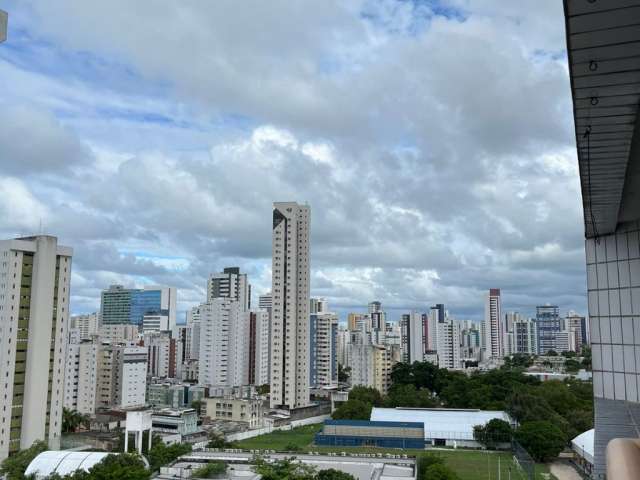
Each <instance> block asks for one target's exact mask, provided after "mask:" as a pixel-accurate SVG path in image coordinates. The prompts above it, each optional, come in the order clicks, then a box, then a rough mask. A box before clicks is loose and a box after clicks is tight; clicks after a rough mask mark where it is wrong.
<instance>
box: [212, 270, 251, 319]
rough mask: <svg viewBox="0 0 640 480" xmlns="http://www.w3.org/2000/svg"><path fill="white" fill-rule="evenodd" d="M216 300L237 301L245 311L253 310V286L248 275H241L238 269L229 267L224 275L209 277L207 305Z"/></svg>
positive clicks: (224, 271) (216, 274)
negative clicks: (228, 299) (248, 279)
mask: <svg viewBox="0 0 640 480" xmlns="http://www.w3.org/2000/svg"><path fill="white" fill-rule="evenodd" d="M216 298H230V299H233V300H237V301H238V303H239V304H240V307H241V308H242V309H243V310H244V311H247V310H249V309H250V308H251V285H249V282H248V281H247V274H246V273H240V268H238V267H227V268H225V269H224V270H223V271H222V273H214V274H211V275H209V281H208V282H207V303H210V302H211V301H212V300H214V299H216Z"/></svg>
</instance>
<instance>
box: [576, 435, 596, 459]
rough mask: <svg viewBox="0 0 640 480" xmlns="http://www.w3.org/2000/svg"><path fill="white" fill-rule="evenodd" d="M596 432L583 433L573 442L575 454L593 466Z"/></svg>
mask: <svg viewBox="0 0 640 480" xmlns="http://www.w3.org/2000/svg"><path fill="white" fill-rule="evenodd" d="M594 435H595V430H594V429H593V428H592V429H591V430H587V431H586V432H583V433H581V434H580V435H578V436H577V437H576V438H574V439H573V440H571V448H572V449H573V451H574V452H576V453H577V454H578V455H580V456H581V457H582V458H584V459H585V460H586V461H587V462H589V463H590V464H591V465H593V450H594V447H593V442H594Z"/></svg>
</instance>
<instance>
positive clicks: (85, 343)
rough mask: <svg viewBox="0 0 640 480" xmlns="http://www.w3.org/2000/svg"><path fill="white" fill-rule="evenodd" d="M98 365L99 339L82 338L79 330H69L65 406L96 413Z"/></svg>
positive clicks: (87, 413) (90, 413) (78, 410)
mask: <svg viewBox="0 0 640 480" xmlns="http://www.w3.org/2000/svg"><path fill="white" fill-rule="evenodd" d="M74 330H75V331H74ZM97 366H98V343H97V340H94V341H92V340H82V339H81V334H80V332H79V330H78V329H72V331H70V332H69V344H68V345H67V360H66V365H65V376H64V406H65V408H68V409H69V410H75V411H77V412H79V413H82V414H86V415H92V414H93V413H95V410H96V388H97V385H98V371H97Z"/></svg>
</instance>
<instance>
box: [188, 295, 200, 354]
mask: <svg viewBox="0 0 640 480" xmlns="http://www.w3.org/2000/svg"><path fill="white" fill-rule="evenodd" d="M187 328H189V330H190V331H191V348H190V349H189V360H198V358H199V357H200V306H199V305H198V306H197V307H193V308H192V309H191V310H187Z"/></svg>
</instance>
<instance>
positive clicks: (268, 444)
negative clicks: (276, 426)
mask: <svg viewBox="0 0 640 480" xmlns="http://www.w3.org/2000/svg"><path fill="white" fill-rule="evenodd" d="M320 429H322V425H321V424H318V425H306V426H304V427H298V428H294V429H293V430H286V431H280V430H276V431H275V432H271V433H267V434H265V435H259V436H257V437H253V438H248V439H247V440H240V441H238V442H234V446H237V448H244V449H245V450H255V449H260V450H267V449H269V450H278V451H283V450H289V448H288V447H289V445H297V446H298V447H299V448H300V450H301V451H306V450H308V446H309V445H311V444H312V443H313V437H314V435H315V434H316V433H318V432H319V431H320Z"/></svg>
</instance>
